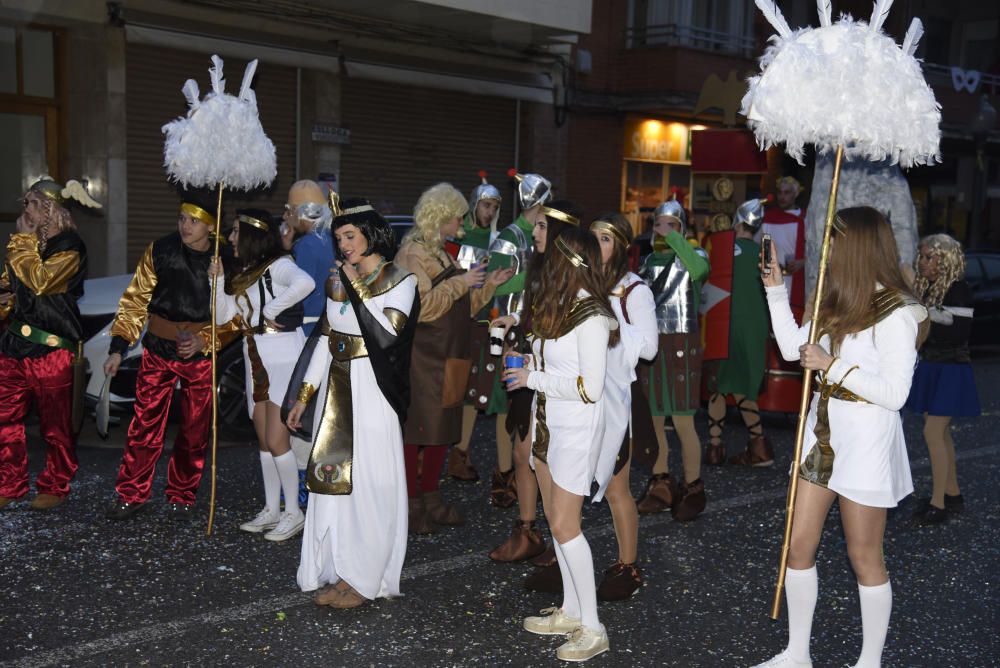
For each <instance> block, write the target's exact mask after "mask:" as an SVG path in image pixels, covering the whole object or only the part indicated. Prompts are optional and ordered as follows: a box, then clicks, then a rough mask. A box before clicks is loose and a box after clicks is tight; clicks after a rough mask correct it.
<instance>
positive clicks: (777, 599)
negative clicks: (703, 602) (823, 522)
mask: <svg viewBox="0 0 1000 668" xmlns="http://www.w3.org/2000/svg"><path fill="white" fill-rule="evenodd" d="M843 157H844V145H843V144H840V145H839V146H837V157H836V158H835V160H834V163H833V181H832V182H831V183H830V203H829V204H828V205H827V207H826V224H825V225H824V227H823V246H822V249H821V250H820V254H819V276H817V277H816V292H814V293H813V307H812V319H811V320H810V321H809V343H816V339H818V338H819V328H818V327H817V326H816V322H817V321H818V320H819V305H820V302H821V301H822V300H823V287H824V284H825V283H826V267H827V259H828V257H829V255H830V234H831V232H832V231H833V218H834V216H835V215H836V214H837V186H838V185H839V183H840V161H841V158H843ZM812 379H813V371H812V369H806V370H805V374H804V375H803V376H802V398H801V399H800V401H799V422H798V426H797V427H796V429H795V453H794V454H793V455H792V473H791V478H790V480H789V483H788V498H787V507H786V509H785V536H784V539H783V540H782V543H781V562H780V564H779V565H778V583H777V584H776V585H775V587H774V600H773V601H772V602H771V619H777V618H778V616H779V615H780V614H781V593H782V591H783V590H784V588H785V569H786V568H787V567H788V547H789V545H790V543H791V541H792V519H793V517H794V515H795V494H796V492H798V489H799V462H800V461H802V441H803V440H804V439H805V435H806V415H808V413H809V399H810V398H811V397H812Z"/></svg>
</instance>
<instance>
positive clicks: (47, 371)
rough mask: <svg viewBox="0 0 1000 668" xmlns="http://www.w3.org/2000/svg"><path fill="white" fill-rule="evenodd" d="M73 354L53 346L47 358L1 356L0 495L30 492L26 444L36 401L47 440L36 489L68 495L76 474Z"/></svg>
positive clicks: (42, 491) (53, 493)
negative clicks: (26, 428) (27, 423)
mask: <svg viewBox="0 0 1000 668" xmlns="http://www.w3.org/2000/svg"><path fill="white" fill-rule="evenodd" d="M72 361H73V354H72V353H71V352H69V351H68V350H62V349H58V350H53V351H52V352H50V353H48V354H47V355H45V356H44V357H37V358H25V359H15V358H13V357H7V356H6V355H0V496H5V497H7V498H8V499H17V498H20V497H22V496H24V495H25V494H27V493H28V448H27V442H26V441H25V435H24V418H25V416H26V415H27V414H28V409H29V408H30V406H31V401H32V399H34V401H35V406H36V407H37V409H38V418H39V422H40V423H41V432H42V436H43V437H44V438H45V442H46V443H47V444H48V453H47V454H46V457H45V470H43V471H42V472H41V473H39V474H38V479H37V480H36V481H35V487H36V489H37V490H38V492H39V493H40V494H51V495H53V496H66V495H67V494H69V481H70V480H72V479H73V474H75V473H76V469H77V463H76V438H75V437H74V435H73V428H72V425H71V421H72V419H71V418H72V413H73V410H72V401H73V372H72V371H71V369H70V363H71V362H72Z"/></svg>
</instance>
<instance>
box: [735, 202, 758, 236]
mask: <svg viewBox="0 0 1000 668" xmlns="http://www.w3.org/2000/svg"><path fill="white" fill-rule="evenodd" d="M765 201H766V200H762V199H748V200H747V201H746V202H743V204H740V205H739V206H738V207H736V215H735V216H734V217H733V227H736V226H737V225H739V224H741V223H742V224H743V225H746V226H747V227H749V228H750V231H751V232H753V233H754V234H756V233H757V230H759V229H760V226H761V225H762V224H763V223H764V202H765Z"/></svg>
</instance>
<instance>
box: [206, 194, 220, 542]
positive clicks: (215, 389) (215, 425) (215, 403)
mask: <svg viewBox="0 0 1000 668" xmlns="http://www.w3.org/2000/svg"><path fill="white" fill-rule="evenodd" d="M222 189H223V183H222V182H219V198H218V201H217V202H216V205H215V250H214V251H213V253H212V258H213V261H215V262H218V261H219V241H220V240H221V236H222ZM218 284H219V275H218V273H216V274H215V275H214V276H212V304H211V311H212V343H211V346H209V347H210V348H211V354H212V493H211V495H210V496H209V500H208V529H207V530H206V535H209V536H211V535H212V523H213V522H214V521H215V453H216V450H217V449H218V447H217V446H218V444H219V386H218V383H217V382H216V361H217V358H218V355H217V353H216V348H218V333H217V331H216V324H215V294H216V290H218Z"/></svg>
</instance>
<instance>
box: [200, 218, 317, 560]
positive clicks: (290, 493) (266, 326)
mask: <svg viewBox="0 0 1000 668" xmlns="http://www.w3.org/2000/svg"><path fill="white" fill-rule="evenodd" d="M236 214H237V216H236V222H235V223H234V224H233V231H232V232H231V233H230V235H229V241H230V243H231V244H232V247H233V255H234V257H235V263H236V265H237V267H239V271H237V272H231V273H230V274H227V275H226V276H225V277H224V278H225V284H224V285H225V289H223V290H218V291H217V292H216V295H215V308H216V310H215V321H216V323H217V324H220V325H221V324H224V323H227V322H229V321H231V320H234V319H235V320H234V322H235V324H236V326H237V327H238V329H240V330H241V331H242V332H243V362H244V368H245V369H246V395H247V411H248V412H249V414H250V418H251V419H252V420H253V426H254V431H256V432H257V442H258V444H259V446H260V467H261V473H262V474H263V478H264V509H263V510H261V511H260V512H259V513H258V514H257V516H256V517H254V518H253V519H252V520H249V521H247V522H244V523H243V524H241V525H240V529H242V530H243V531H249V532H251V533H263V532H266V533H264V538H266V539H267V540H270V541H283V540H288V539H289V538H291V537H292V536H295V535H297V534H298V533H299V532H300V531H302V524H303V523H304V522H305V516H304V515H303V514H302V510H301V509H300V508H299V470H298V465H297V464H296V462H295V454H294V453H293V452H292V451H291V448H290V446H289V440H288V430H287V429H286V428H285V425H284V423H283V422H282V421H281V404H282V402H283V401H284V399H285V389H286V388H287V387H288V381H289V378H290V376H291V373H292V369H293V367H294V366H295V361H296V359H297V356H298V351H299V350H301V349H302V345H303V344H304V343H305V335H304V334H303V333H302V317H303V310H302V300H303V299H305V298H306V297H307V296H308V295H309V293H310V292H312V289H313V287H314V285H315V283H314V281H313V279H312V278H311V277H310V276H309V274H307V273H306V272H304V271H302V270H301V269H299V268H298V266H296V264H295V261H294V260H293V259H292V257H291V256H290V255H288V252H287V251H285V250H284V248H283V246H282V244H281V235H280V232H279V230H278V226H277V225H275V224H274V221H273V220H272V218H271V215H270V214H269V213H268V212H267V211H262V210H258V209H243V210H240V211H237V212H236ZM215 273H219V275H220V278H222V269H221V265H220V264H218V260H216V261H214V262H213V264H212V266H211V268H210V269H209V280H211V276H212V274H215ZM282 493H283V494H284V496H285V510H284V512H281V507H280V505H279V504H280V495H281V494H282Z"/></svg>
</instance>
